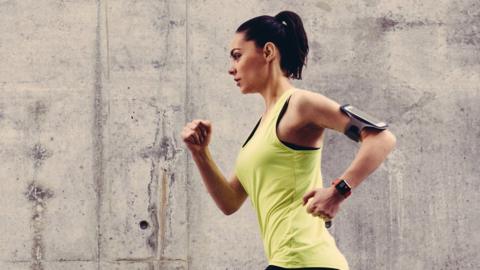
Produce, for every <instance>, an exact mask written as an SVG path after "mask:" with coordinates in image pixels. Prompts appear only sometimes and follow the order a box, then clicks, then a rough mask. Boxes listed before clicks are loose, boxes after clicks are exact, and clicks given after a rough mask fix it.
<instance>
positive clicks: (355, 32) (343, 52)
mask: <svg viewBox="0 0 480 270" xmlns="http://www.w3.org/2000/svg"><path fill="white" fill-rule="evenodd" d="M284 9H288V10H292V11H295V12H297V13H298V14H299V15H300V16H301V17H302V18H303V20H304V25H305V28H306V31H307V34H308V37H309V44H310V54H309V61H308V66H307V69H306V70H305V71H304V79H303V80H302V81H294V84H295V85H296V86H297V87H299V88H304V89H309V90H311V91H315V92H319V93H322V94H324V95H327V96H329V97H330V98H332V99H334V100H336V101H338V102H339V103H351V104H354V105H357V106H358V107H361V108H363V109H364V110H366V111H367V112H370V113H371V114H373V115H377V116H379V117H381V118H383V119H385V120H387V121H388V122H389V123H390V125H391V130H392V131H393V132H394V133H395V134H396V136H397V139H398V143H397V149H396V150H395V151H394V152H393V153H392V155H391V156H390V157H389V159H388V160H387V161H386V162H385V163H384V164H383V165H382V166H381V167H380V168H379V169H378V170H377V171H376V172H375V173H374V174H372V175H371V176H370V177H369V178H368V179H367V180H366V181H365V182H363V183H362V185H360V186H359V187H358V189H356V190H355V192H354V194H353V196H351V197H350V198H349V200H348V201H347V202H346V203H345V204H343V207H342V209H341V211H340V213H339V214H338V216H337V218H336V219H335V222H334V226H333V227H332V228H331V229H330V231H331V233H332V234H333V235H334V237H335V238H336V239H337V243H338V246H339V248H340V249H341V250H342V252H343V253H344V254H345V256H346V257H347V259H348V261H349V263H350V266H351V269H392V270H393V269H422V270H423V269H472V270H473V269H478V268H479V267H480V257H479V256H478V250H480V236H479V234H478V222H480V202H479V197H480V196H478V192H479V191H480V183H479V181H478V178H479V177H478V176H479V174H480V169H479V167H478V166H477V164H478V160H479V159H480V153H479V152H480V147H479V142H480V107H479V106H478V104H479V101H480V3H479V2H478V1H477V0H464V1H433V0H429V1H400V0H395V1H377V0H368V1H367V0H364V1H333V0H325V1H258V0H257V1H219V0H208V1H186V0H184V1H152V0H145V1H107V0H98V1H93V0H81V1H80V0H79V1H53V0H49V1H46V0H45V1H33V0H22V1H11V0H10V1H9V0H0V32H1V35H0V63H1V64H0V164H1V165H0V183H1V185H0V191H1V196H0V269H2V270H4V269H5V270H17V269H18V270H23V269H35V270H39V269H45V270H47V269H73V270H76V269H84V270H93V269H105V270H106V269H119V270H127V269H129V270H130V269H139V270H143V269H145V270H146V269H149V270H150V269H263V268H264V267H265V266H266V265H267V261H266V259H265V256H264V253H263V248H262V245H261V241H260V236H259V230H258V227H257V221H256V217H255V213H254V211H253V209H252V207H251V205H250V203H249V201H248V200H247V201H246V203H245V204H244V206H243V207H242V208H241V209H240V210H239V211H238V212H237V213H235V214H234V215H232V216H224V215H223V214H222V213H221V212H220V210H218V209H217V208H216V206H215V204H214V202H213V200H212V199H211V198H210V197H209V195H208V193H207V192H206V189H205V187H204V186H203V184H202V181H201V178H200V175H199V173H198V171H197V170H196V167H195V165H194V163H193V162H192V160H191V159H190V158H189V155H188V152H187V151H186V149H185V148H184V147H183V145H182V142H181V138H180V131H181V129H182V127H183V125H184V124H185V123H186V122H187V121H191V120H192V119H195V118H204V119H209V120H211V121H212V123H213V141H212V143H211V151H212V153H213V156H214V158H215V161H216V162H217V164H218V166H219V167H220V168H221V169H222V170H223V171H224V173H225V174H226V175H230V173H231V171H232V170H233V162H234V160H235V158H236V154H237V151H238V150H239V149H240V146H241V144H242V143H243V142H244V140H245V139H246V137H247V136H248V134H249V133H250V131H251V129H252V128H253V126H254V124H255V123H256V120H257V119H258V117H259V115H260V114H261V111H262V109H263V108H262V106H263V102H262V100H261V98H260V97H257V96H242V95H241V94H240V93H239V91H238V89H237V88H236V86H235V85H234V83H233V81H232V78H231V77H230V76H229V75H228V74H227V69H228V67H229V58H228V46H229V42H230V40H231V38H232V36H233V33H234V31H235V29H236V27H238V25H239V24H240V23H242V22H243V21H245V20H247V19H249V18H252V17H254V16H257V15H262V14H268V15H272V16H273V15H275V14H276V13H278V12H279V11H281V10H284ZM357 149H358V145H356V144H355V143H353V142H352V141H350V140H348V139H347V138H346V137H345V136H343V135H341V134H338V133H334V132H329V133H327V138H326V140H325V148H324V152H323V164H322V171H323V175H324V178H325V184H328V182H329V180H330V179H332V178H334V177H336V176H338V175H339V174H340V173H341V172H342V171H343V170H344V169H345V168H346V167H347V166H348V164H349V162H350V161H351V160H352V158H353V157H354V155H355V152H356V151H357Z"/></svg>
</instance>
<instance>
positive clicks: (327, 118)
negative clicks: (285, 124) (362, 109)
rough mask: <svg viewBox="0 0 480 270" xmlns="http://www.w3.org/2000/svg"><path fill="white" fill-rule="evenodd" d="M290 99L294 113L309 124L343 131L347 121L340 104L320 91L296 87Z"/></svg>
mask: <svg viewBox="0 0 480 270" xmlns="http://www.w3.org/2000/svg"><path fill="white" fill-rule="evenodd" d="M290 100H291V101H290V102H291V103H292V107H294V108H295V109H294V110H295V111H296V113H297V114H298V115H301V117H302V118H303V121H305V122H307V123H309V124H313V125H315V126H318V127H322V128H330V129H335V130H337V131H340V132H343V130H344V128H345V126H346V125H347V123H348V118H347V117H346V116H345V115H344V114H343V113H342V112H341V111H340V104H338V103H337V102H336V101H334V100H332V99H331V98H328V97H326V96H325V95H322V94H320V93H317V92H314V91H310V90H305V89H299V88H296V89H295V91H294V93H293V94H292V96H291V97H290Z"/></svg>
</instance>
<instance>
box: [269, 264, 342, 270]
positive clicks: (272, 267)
mask: <svg viewBox="0 0 480 270" xmlns="http://www.w3.org/2000/svg"><path fill="white" fill-rule="evenodd" d="M290 269H292V270H293V269H294V270H338V269H336V268H327V267H303V268H283V267H280V266H275V265H269V266H267V268H265V270H290Z"/></svg>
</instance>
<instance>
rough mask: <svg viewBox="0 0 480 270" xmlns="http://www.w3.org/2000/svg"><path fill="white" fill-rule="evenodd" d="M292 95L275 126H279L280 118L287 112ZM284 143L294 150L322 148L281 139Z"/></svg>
mask: <svg viewBox="0 0 480 270" xmlns="http://www.w3.org/2000/svg"><path fill="white" fill-rule="evenodd" d="M291 97H292V96H289V97H288V99H287V101H286V102H285V104H284V105H283V108H282V110H281V111H280V114H279V115H278V119H277V124H276V126H275V128H277V127H278V124H279V123H280V120H281V119H282V117H283V115H284V114H285V112H286V111H287V107H288V102H289V101H290V98H291ZM280 141H281V142H282V143H283V144H285V145H286V146H288V147H290V148H292V149H294V150H318V149H320V148H319V147H312V146H302V145H297V144H293V143H289V142H285V141H282V140H280Z"/></svg>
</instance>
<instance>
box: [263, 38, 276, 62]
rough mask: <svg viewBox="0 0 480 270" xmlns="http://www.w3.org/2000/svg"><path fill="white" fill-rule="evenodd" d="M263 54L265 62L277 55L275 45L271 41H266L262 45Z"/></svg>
mask: <svg viewBox="0 0 480 270" xmlns="http://www.w3.org/2000/svg"><path fill="white" fill-rule="evenodd" d="M263 56H264V57H265V60H267V62H270V61H272V60H273V59H275V57H276V56H277V47H276V46H275V44H273V43H272V42H267V43H265V45H264V46H263Z"/></svg>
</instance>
